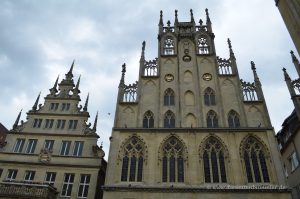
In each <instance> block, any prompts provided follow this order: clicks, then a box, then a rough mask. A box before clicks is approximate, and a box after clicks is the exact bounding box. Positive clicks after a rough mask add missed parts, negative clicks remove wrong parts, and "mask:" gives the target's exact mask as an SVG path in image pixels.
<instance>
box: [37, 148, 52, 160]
mask: <svg viewBox="0 0 300 199" xmlns="http://www.w3.org/2000/svg"><path fill="white" fill-rule="evenodd" d="M51 153H52V152H51V151H49V150H48V149H45V148H43V149H41V152H40V155H39V161H40V162H42V163H48V162H50V160H51Z"/></svg>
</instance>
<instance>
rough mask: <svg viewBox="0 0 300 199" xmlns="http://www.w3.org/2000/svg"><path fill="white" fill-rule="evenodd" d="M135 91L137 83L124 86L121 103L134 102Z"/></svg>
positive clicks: (135, 98) (135, 97)
mask: <svg viewBox="0 0 300 199" xmlns="http://www.w3.org/2000/svg"><path fill="white" fill-rule="evenodd" d="M137 89H138V82H135V83H134V84H129V85H125V87H124V95H123V102H136V100H137Z"/></svg>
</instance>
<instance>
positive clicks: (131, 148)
mask: <svg viewBox="0 0 300 199" xmlns="http://www.w3.org/2000/svg"><path fill="white" fill-rule="evenodd" d="M123 147H124V148H123V159H122V173H121V181H135V182H141V181H142V180H143V166H144V153H145V152H144V151H145V149H144V148H145V147H144V144H143V142H142V141H141V140H140V139H139V138H138V137H136V136H133V137H131V138H130V139H129V140H128V141H127V142H126V143H125V145H124V146H123Z"/></svg>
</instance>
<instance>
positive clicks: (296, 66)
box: [291, 50, 300, 77]
mask: <svg viewBox="0 0 300 199" xmlns="http://www.w3.org/2000/svg"><path fill="white" fill-rule="evenodd" d="M291 56H292V60H293V63H294V65H295V68H296V70H297V73H298V76H299V77H300V64H299V60H298V59H297V57H296V56H295V55H294V52H293V51H292V50H291Z"/></svg>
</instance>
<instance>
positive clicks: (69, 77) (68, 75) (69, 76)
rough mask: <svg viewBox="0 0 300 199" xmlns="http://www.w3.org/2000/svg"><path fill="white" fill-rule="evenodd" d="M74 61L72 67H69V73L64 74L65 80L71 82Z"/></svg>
mask: <svg viewBox="0 0 300 199" xmlns="http://www.w3.org/2000/svg"><path fill="white" fill-rule="evenodd" d="M74 64H75V60H73V62H72V65H71V67H70V70H69V72H68V73H67V74H66V79H67V80H71V79H72V78H73V68H74Z"/></svg>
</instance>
